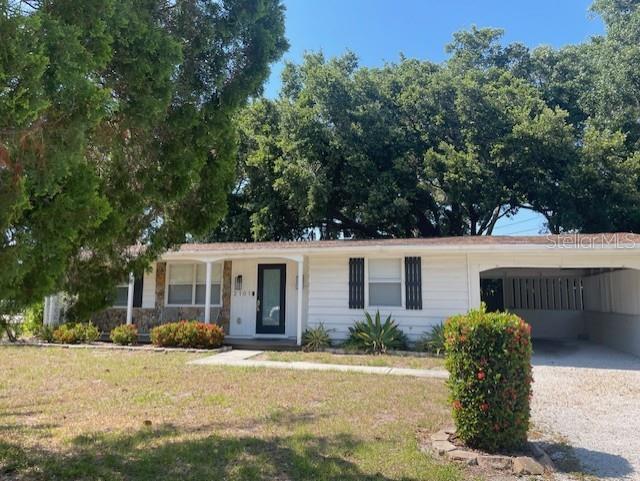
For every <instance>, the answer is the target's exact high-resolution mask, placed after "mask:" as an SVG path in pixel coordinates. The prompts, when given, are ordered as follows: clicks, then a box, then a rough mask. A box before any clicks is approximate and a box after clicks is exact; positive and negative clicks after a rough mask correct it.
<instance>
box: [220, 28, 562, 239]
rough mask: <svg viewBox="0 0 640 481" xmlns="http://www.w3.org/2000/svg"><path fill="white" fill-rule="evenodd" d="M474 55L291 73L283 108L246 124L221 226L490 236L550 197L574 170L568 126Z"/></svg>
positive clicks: (279, 231)
mask: <svg viewBox="0 0 640 481" xmlns="http://www.w3.org/2000/svg"><path fill="white" fill-rule="evenodd" d="M479 33H482V32H476V34H479ZM465 40H468V39H465ZM466 43H468V42H462V41H461V44H462V46H460V45H454V46H452V49H451V50H452V53H453V59H452V61H451V62H450V63H449V64H448V65H444V66H438V65H435V64H432V63H429V62H421V61H417V60H410V59H403V60H402V61H401V62H399V63H398V64H389V65H387V66H385V67H383V68H379V69H370V68H360V67H358V65H357V59H356V57H355V55H353V54H346V55H344V56H342V57H340V58H336V59H332V60H326V59H325V58H324V57H323V56H322V55H321V54H309V55H307V56H306V57H305V60H304V62H303V63H302V64H301V65H298V66H296V65H288V66H287V68H286V70H285V73H284V76H283V88H282V93H281V95H280V97H279V98H278V99H276V100H266V99H262V100H260V101H258V102H256V103H254V104H253V105H251V106H250V107H249V108H248V109H247V111H245V112H244V113H243V115H242V117H241V122H240V124H241V125H242V138H243V141H242V142H241V151H242V155H241V160H242V162H241V166H242V167H241V168H240V170H239V172H240V174H241V176H240V178H239V180H238V184H237V189H236V192H235V193H234V195H233V196H232V198H231V202H232V203H233V204H235V207H234V210H233V211H232V212H233V213H234V214H235V215H234V218H232V219H230V221H229V222H227V225H232V224H234V225H236V226H243V232H242V234H241V237H242V238H249V237H252V238H254V239H269V238H295V237H301V236H304V235H312V234H315V233H319V234H320V236H321V237H323V238H332V237H338V236H341V235H354V236H356V237H384V236H393V237H411V236H434V235H463V234H472V235H473V234H486V233H491V232H492V229H493V227H494V225H495V223H496V221H497V220H498V219H499V218H500V217H501V216H504V215H508V214H509V213H512V212H514V211H515V210H516V209H517V208H518V207H520V206H521V205H523V204H524V203H526V202H527V195H526V194H527V193H528V192H532V191H536V192H537V193H538V194H539V195H541V196H542V195H545V193H544V192H543V190H544V189H547V190H549V189H550V187H547V185H548V182H549V181H553V180H554V179H559V178H561V177H563V176H564V172H565V170H566V169H567V168H568V166H570V165H571V163H572V162H573V161H574V158H575V144H574V142H573V140H574V137H573V133H572V127H571V126H570V125H569V124H568V123H567V122H566V113H565V112H564V111H562V110H560V109H551V108H549V107H548V106H547V105H546V104H545V102H544V100H543V99H542V97H541V96H540V95H539V93H538V92H537V90H536V89H535V88H534V87H533V86H531V85H530V84H529V83H528V82H527V81H525V80H523V79H521V78H518V77H517V76H516V75H514V73H512V72H511V71H510V70H509V69H508V68H507V67H506V66H499V65H493V64H486V62H485V63H481V62H474V61H472V60H471V54H469V52H468V51H467V49H466V47H465V45H466ZM461 49H462V50H464V52H463V51H462V50H461ZM237 219H242V222H238V221H237ZM226 232H227V233H229V231H226ZM221 234H222V233H221V232H218V233H217V235H216V236H215V237H216V238H220V237H221Z"/></svg>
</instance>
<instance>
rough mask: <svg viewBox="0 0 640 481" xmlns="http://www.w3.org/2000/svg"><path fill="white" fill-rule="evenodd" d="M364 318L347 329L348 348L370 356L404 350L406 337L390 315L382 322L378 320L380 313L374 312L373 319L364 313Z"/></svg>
mask: <svg viewBox="0 0 640 481" xmlns="http://www.w3.org/2000/svg"><path fill="white" fill-rule="evenodd" d="M364 317H365V318H364V320H363V321H356V322H355V323H354V325H353V326H352V327H350V328H349V339H348V340H347V345H348V346H349V347H351V348H356V349H361V350H364V351H366V352H369V353H372V354H384V353H385V352H387V351H388V350H392V349H406V347H407V336H406V335H405V334H404V332H402V330H401V329H400V328H399V327H398V325H397V324H396V322H395V321H394V320H393V319H391V315H389V316H388V317H387V319H386V320H385V321H384V322H382V321H381V319H380V311H376V315H375V317H373V318H372V317H371V315H370V314H369V313H368V312H365V313H364Z"/></svg>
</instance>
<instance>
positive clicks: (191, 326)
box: [151, 321, 224, 349]
mask: <svg viewBox="0 0 640 481" xmlns="http://www.w3.org/2000/svg"><path fill="white" fill-rule="evenodd" d="M223 340H224V331H223V330H222V328H221V327H220V326H218V325H217V324H205V323H203V322H197V321H179V322H170V323H168V324H162V325H160V326H157V327H154V328H153V329H151V342H152V343H153V344H154V345H155V346H160V347H191V348H198V349H213V348H216V347H220V346H221V345H222V341H223Z"/></svg>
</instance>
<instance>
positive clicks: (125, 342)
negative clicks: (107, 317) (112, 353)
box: [109, 324, 138, 346]
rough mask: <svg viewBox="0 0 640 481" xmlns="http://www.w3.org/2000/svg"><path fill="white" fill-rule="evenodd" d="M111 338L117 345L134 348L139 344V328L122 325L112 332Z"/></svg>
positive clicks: (131, 325)
mask: <svg viewBox="0 0 640 481" xmlns="http://www.w3.org/2000/svg"><path fill="white" fill-rule="evenodd" d="M109 338H110V339H111V341H112V342H113V343H115V344H120V345H121V346H132V345H134V344H137V343H138V328H137V327H136V326H134V325H133V324H122V325H120V326H116V327H114V328H113V329H112V330H111V333H110V334H109Z"/></svg>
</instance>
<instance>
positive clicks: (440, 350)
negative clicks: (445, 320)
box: [416, 323, 445, 356]
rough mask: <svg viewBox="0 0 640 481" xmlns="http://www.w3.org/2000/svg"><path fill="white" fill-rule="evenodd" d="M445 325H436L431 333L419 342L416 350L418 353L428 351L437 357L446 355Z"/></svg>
mask: <svg viewBox="0 0 640 481" xmlns="http://www.w3.org/2000/svg"><path fill="white" fill-rule="evenodd" d="M444 340H445V337H444V324H442V323H440V324H436V325H435V326H433V327H432V328H431V331H430V332H429V333H427V334H425V335H424V336H422V338H421V339H420V340H419V341H418V344H417V345H416V348H417V350H418V351H426V352H430V353H432V354H435V355H436V356H440V355H442V354H444Z"/></svg>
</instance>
